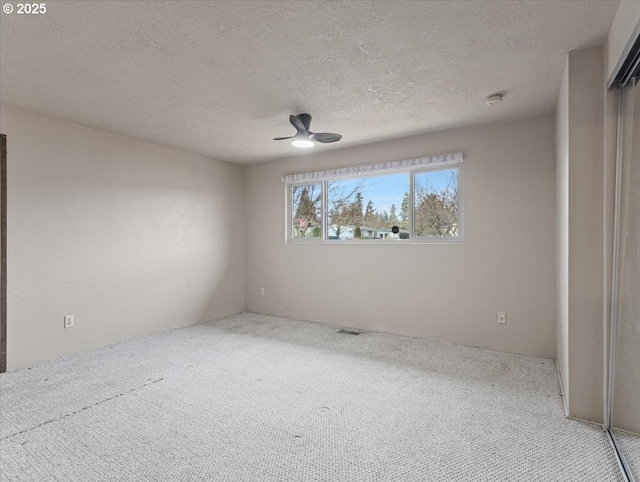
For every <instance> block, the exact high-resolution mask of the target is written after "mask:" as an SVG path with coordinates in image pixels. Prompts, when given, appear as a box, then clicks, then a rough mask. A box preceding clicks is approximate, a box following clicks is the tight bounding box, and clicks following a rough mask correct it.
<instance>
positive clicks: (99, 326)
mask: <svg viewBox="0 0 640 482" xmlns="http://www.w3.org/2000/svg"><path fill="white" fill-rule="evenodd" d="M1 114H2V117H1V119H0V130H1V131H2V132H3V133H5V134H7V142H8V189H9V198H8V243H7V244H8V285H9V292H8V334H7V342H8V368H9V369H15V368H17V367H20V366H25V365H30V364H33V363H35V362H39V361H42V360H47V359H50V358H55V357H58V356H61V355H66V354H71V353H77V352H80V351H84V350H90V349H93V348H97V347H102V346H105V345H109V344H113V343H116V342H118V341H121V340H126V339H129V338H133V337H137V336H142V335H146V334H150V333H155V332H162V331H166V330H169V329H172V328H177V327H179V326H184V325H188V324H192V323H196V322H200V321H204V320H209V319H213V318H217V317H221V316H224V315H228V314H231V313H235V312H239V311H242V310H243V309H244V303H245V300H244V205H243V202H244V199H243V184H242V183H243V180H242V169H241V168H240V167H238V166H234V165H231V164H227V163H223V162H217V161H212V160H210V159H207V158H204V157H201V156H198V155H193V154H188V153H184V152H181V151H178V150H175V149H171V148H167V147H163V146H159V145H156V144H152V143H148V142H143V141H139V140H136V139H132V138H128V137H125V136H121V135H115V134H111V133H109V132H105V131H101V130H96V129H91V128H86V127H81V126H78V125H75V124H71V123H67V122H63V121H60V120H56V119H52V118H47V117H43V116H40V115H36V114H32V113H28V112H24V111H20V110H14V109H9V108H6V107H4V106H3V108H2V113H1ZM67 314H73V315H74V316H75V327H74V328H71V329H67V330H65V329H64V328H63V317H64V315H67Z"/></svg>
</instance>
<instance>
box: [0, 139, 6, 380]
mask: <svg viewBox="0 0 640 482" xmlns="http://www.w3.org/2000/svg"><path fill="white" fill-rule="evenodd" d="M0 231H1V234H0V236H1V240H2V241H1V244H2V247H1V248H0V270H1V271H2V272H1V273H0V284H1V287H0V373H4V372H6V371H7V136H6V135H5V134H0Z"/></svg>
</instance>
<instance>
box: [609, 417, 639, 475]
mask: <svg viewBox="0 0 640 482" xmlns="http://www.w3.org/2000/svg"><path fill="white" fill-rule="evenodd" d="M613 433H614V436H615V438H616V445H617V446H618V450H621V451H622V453H623V456H624V458H625V460H626V461H627V464H628V465H629V467H630V469H631V472H633V475H634V477H635V478H636V479H637V480H639V481H640V436H638V435H635V434H631V433H629V432H625V431H623V430H616V429H614V430H613Z"/></svg>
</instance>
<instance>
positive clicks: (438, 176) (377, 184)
mask: <svg viewBox="0 0 640 482" xmlns="http://www.w3.org/2000/svg"><path fill="white" fill-rule="evenodd" d="M450 172H451V169H447V170H443V171H428V172H424V173H420V174H417V176H418V179H419V182H420V183H421V184H423V185H424V187H429V188H431V189H434V190H441V189H443V188H445V187H446V185H447V182H448V181H449V175H450V174H449V173H450ZM363 180H364V184H363V186H362V199H363V205H364V207H365V208H366V206H367V203H368V202H369V200H371V201H372V202H373V205H374V207H375V208H376V212H377V213H383V212H384V211H386V212H387V213H388V212H390V211H391V205H392V204H395V206H396V211H397V212H398V213H399V212H400V207H401V206H402V198H403V197H404V194H405V193H406V192H408V191H409V174H408V173H406V172H403V173H399V174H391V175H385V176H371V177H364V178H363V177H356V178H352V179H344V180H340V181H338V182H339V183H340V186H341V187H342V188H343V189H344V191H345V192H351V191H352V190H353V189H354V188H355V187H356V186H357V185H358V183H360V182H362V181H363Z"/></svg>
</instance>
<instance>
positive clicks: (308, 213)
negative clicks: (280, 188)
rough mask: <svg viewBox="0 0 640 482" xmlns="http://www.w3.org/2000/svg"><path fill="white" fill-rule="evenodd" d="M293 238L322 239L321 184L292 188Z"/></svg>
mask: <svg viewBox="0 0 640 482" xmlns="http://www.w3.org/2000/svg"><path fill="white" fill-rule="evenodd" d="M292 199H293V237H294V238H322V184H306V185H304V186H293V190H292Z"/></svg>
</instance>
